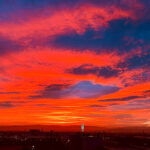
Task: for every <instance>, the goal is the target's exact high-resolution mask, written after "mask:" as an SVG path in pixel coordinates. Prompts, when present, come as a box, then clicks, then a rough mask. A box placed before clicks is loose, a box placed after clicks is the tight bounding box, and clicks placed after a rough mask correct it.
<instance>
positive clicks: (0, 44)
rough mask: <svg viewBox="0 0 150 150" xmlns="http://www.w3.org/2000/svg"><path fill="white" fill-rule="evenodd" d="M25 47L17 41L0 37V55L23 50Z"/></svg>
mask: <svg viewBox="0 0 150 150" xmlns="http://www.w3.org/2000/svg"><path fill="white" fill-rule="evenodd" d="M24 48H25V46H24V45H23V44H19V43H18V42H17V41H13V40H10V39H9V38H8V39H7V38H5V37H2V36H0V55H2V54H6V53H11V52H17V51H20V50H23V49H24Z"/></svg>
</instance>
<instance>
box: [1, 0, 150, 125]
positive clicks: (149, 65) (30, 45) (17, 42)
mask: <svg viewBox="0 0 150 150" xmlns="http://www.w3.org/2000/svg"><path fill="white" fill-rule="evenodd" d="M148 14H150V1H149V0H108V1H106V0H0V125H3V126H6V125H33V124H40V125H80V124H81V123H84V124H85V125H87V126H98V127H101V126H104V127H118V126H149V125H150V111H149V109H150V16H149V15H148Z"/></svg>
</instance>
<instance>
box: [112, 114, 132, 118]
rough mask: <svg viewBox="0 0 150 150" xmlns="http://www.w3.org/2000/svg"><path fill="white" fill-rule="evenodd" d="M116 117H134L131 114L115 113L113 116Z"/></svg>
mask: <svg viewBox="0 0 150 150" xmlns="http://www.w3.org/2000/svg"><path fill="white" fill-rule="evenodd" d="M112 117H113V118H115V119H128V118H132V115H131V114H117V115H113V116H112Z"/></svg>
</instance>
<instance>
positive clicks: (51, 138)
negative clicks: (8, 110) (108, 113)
mask: <svg viewBox="0 0 150 150" xmlns="http://www.w3.org/2000/svg"><path fill="white" fill-rule="evenodd" d="M0 150H150V136H149V135H140V134H137V135H136V134H132V135H131V134H110V133H109V134H108V133H107V134H106V133H54V132H53V131H51V132H40V131H39V130H31V131H30V132H1V133H0Z"/></svg>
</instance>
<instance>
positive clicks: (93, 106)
mask: <svg viewBox="0 0 150 150" xmlns="http://www.w3.org/2000/svg"><path fill="white" fill-rule="evenodd" d="M88 107H91V108H103V107H105V106H103V105H89V106H88Z"/></svg>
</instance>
